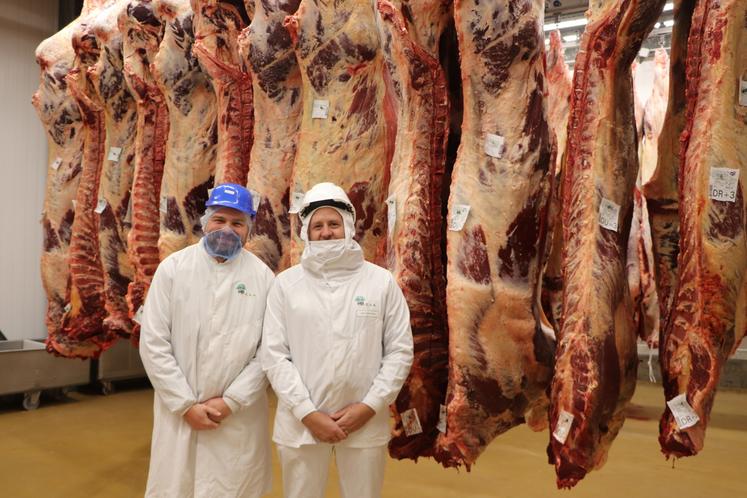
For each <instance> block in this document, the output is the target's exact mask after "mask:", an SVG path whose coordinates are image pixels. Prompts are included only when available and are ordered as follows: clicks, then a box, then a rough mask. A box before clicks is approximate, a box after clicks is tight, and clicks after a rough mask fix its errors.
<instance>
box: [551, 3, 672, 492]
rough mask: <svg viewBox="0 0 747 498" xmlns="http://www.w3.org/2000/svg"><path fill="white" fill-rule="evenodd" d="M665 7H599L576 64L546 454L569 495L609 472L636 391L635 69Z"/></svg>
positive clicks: (595, 8) (595, 7) (591, 14)
mask: <svg viewBox="0 0 747 498" xmlns="http://www.w3.org/2000/svg"><path fill="white" fill-rule="evenodd" d="M663 5H664V2H663V0H610V1H606V2H595V3H594V4H593V6H592V9H591V10H590V12H589V24H588V25H587V26H586V30H585V32H584V34H583V37H582V40H581V48H580V51H579V53H578V55H577V57H576V63H575V65H574V76H573V93H572V94H571V110H570V118H569V122H568V145H567V149H566V154H565V161H564V170H563V172H564V175H565V176H564V179H563V203H562V223H563V246H564V247H563V275H564V289H563V324H562V327H561V331H560V334H559V337H558V347H557V351H556V355H555V373H554V376H553V382H552V389H551V408H550V413H549V415H550V429H551V431H550V432H551V436H550V444H549V446H548V449H547V451H548V457H549V461H550V463H551V464H553V465H554V466H555V471H556V473H557V484H558V487H561V488H570V487H573V486H574V485H575V484H576V483H577V482H578V481H579V480H581V479H583V477H584V476H585V475H586V473H587V472H590V471H591V470H593V469H596V468H599V467H601V466H602V465H603V464H604V462H605V460H606V457H607V452H608V450H609V448H610V445H611V444H612V441H613V440H614V439H615V437H616V436H617V433H618V431H619V430H620V428H621V427H622V424H623V422H624V419H625V415H624V408H625V406H626V405H627V403H628V401H629V400H630V398H631V396H632V395H633V391H634V390H635V379H636V369H637V354H636V332H635V330H634V327H633V323H632V322H633V321H632V312H633V310H632V303H631V301H630V293H629V290H628V287H627V279H626V276H625V264H626V249H627V241H628V235H629V230H630V222H631V217H632V212H633V187H634V185H635V182H636V177H637V175H638V154H637V144H638V140H637V137H636V126H635V117H634V105H633V81H632V77H631V63H632V62H633V59H634V58H635V56H636V54H637V52H638V50H639V49H640V46H641V43H642V41H643V39H644V38H645V37H646V36H647V34H648V33H649V31H650V30H651V28H652V27H653V25H654V23H655V22H656V19H657V17H658V16H659V14H660V13H661V10H662V8H663Z"/></svg>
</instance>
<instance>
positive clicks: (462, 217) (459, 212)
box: [449, 204, 470, 232]
mask: <svg viewBox="0 0 747 498" xmlns="http://www.w3.org/2000/svg"><path fill="white" fill-rule="evenodd" d="M469 210H470V206H469V205H467V204H454V206H453V209H452V211H451V213H450V216H449V230H451V231H452V232H458V231H460V230H461V229H462V228H464V224H465V223H466V222H467V216H469Z"/></svg>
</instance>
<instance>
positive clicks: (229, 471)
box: [140, 183, 274, 498]
mask: <svg viewBox="0 0 747 498" xmlns="http://www.w3.org/2000/svg"><path fill="white" fill-rule="evenodd" d="M252 201H253V199H252V195H251V193H250V192H249V191H248V190H247V189H245V188H244V187H242V186H240V185H235V184H229V183H227V184H222V185H218V186H217V187H215V188H214V189H213V191H212V192H211V193H210V198H209V199H208V201H207V203H206V208H207V209H206V211H205V215H204V216H203V217H202V219H201V221H202V227H203V232H204V233H205V236H204V237H203V238H202V239H201V240H200V241H199V242H198V243H196V244H194V245H191V246H189V247H187V248H185V249H182V250H181V251H178V252H175V253H173V254H171V255H170V256H168V257H167V258H166V259H164V260H163V261H162V262H161V264H160V265H159V267H158V270H157V271H156V273H155V275H154V277H153V283H152V284H151V287H150V289H149V291H148V297H147V299H146V301H145V307H144V310H143V317H142V323H141V326H142V331H141V337H140V356H141V357H142V359H143V364H144V365H145V369H146V371H147V373H148V377H149V378H150V380H151V382H152V384H153V388H154V389H155V396H154V416H153V439H152V444H151V458H150V469H149V473H148V485H147V489H146V496H153V497H155V496H159V497H161V496H163V497H166V496H168V497H177V496H190V497H192V496H194V497H212V496H221V497H252V498H253V497H259V496H261V495H263V494H266V493H267V492H269V490H270V485H271V481H272V470H271V464H270V442H269V437H268V427H267V418H268V411H267V410H268V409H267V397H266V392H265V391H266V387H267V380H266V378H265V375H264V373H263V372H262V368H261V366H260V364H259V361H258V359H256V357H255V356H256V352H257V347H258V346H259V342H260V337H261V335H262V322H263V319H264V310H265V301H266V296H267V293H268V291H269V290H270V286H271V285H272V281H273V278H274V276H273V273H272V271H270V269H269V268H268V267H267V266H266V265H265V264H264V263H263V262H262V261H261V260H260V259H259V258H257V257H256V256H254V255H253V254H252V253H250V252H249V251H247V250H245V249H244V248H243V246H244V244H245V243H246V240H247V237H248V234H249V229H250V226H251V223H252V220H253V218H254V215H255V208H254V206H253V202H252Z"/></svg>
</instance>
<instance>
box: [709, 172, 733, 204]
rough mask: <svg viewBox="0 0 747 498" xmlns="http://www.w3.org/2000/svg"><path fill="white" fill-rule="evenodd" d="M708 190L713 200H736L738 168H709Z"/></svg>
mask: <svg viewBox="0 0 747 498" xmlns="http://www.w3.org/2000/svg"><path fill="white" fill-rule="evenodd" d="M710 180H711V181H710V183H709V184H708V192H709V196H710V198H711V199H713V200H714V201H724V202H736V200H737V186H738V184H739V170H738V169H731V168H711V178H710Z"/></svg>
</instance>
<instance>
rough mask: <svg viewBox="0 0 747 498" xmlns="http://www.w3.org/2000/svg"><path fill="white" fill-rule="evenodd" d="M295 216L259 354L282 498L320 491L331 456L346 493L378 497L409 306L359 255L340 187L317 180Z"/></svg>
mask: <svg viewBox="0 0 747 498" xmlns="http://www.w3.org/2000/svg"><path fill="white" fill-rule="evenodd" d="M299 215H300V217H301V220H302V222H303V226H302V228H301V238H302V239H303V240H304V242H305V247H304V251H303V255H302V256H301V264H300V265H296V266H293V267H292V268H289V269H288V270H286V271H284V272H283V273H281V274H280V275H278V277H277V278H276V280H275V284H274V286H273V288H272V290H271V291H270V294H269V296H268V298H267V310H266V312H265V324H264V332H263V336H262V337H263V338H262V350H261V353H260V356H261V359H262V367H263V368H264V370H265V372H266V373H267V377H268V379H269V380H270V383H271V384H272V387H273V389H274V390H275V393H276V394H277V396H278V409H277V413H276V415H275V428H274V432H273V440H274V441H275V443H276V444H277V448H278V455H279V457H280V462H281V466H282V472H283V490H284V494H285V496H286V498H317V497H319V498H321V497H322V496H324V490H325V486H326V482H327V474H328V468H329V464H330V459H331V455H332V454H333V453H334V455H335V459H336V463H337V468H338V470H339V476H340V489H341V492H342V496H343V497H345V498H375V497H379V496H380V495H381V487H382V484H383V479H384V463H385V455H386V453H385V447H386V444H387V442H388V441H389V420H388V418H389V413H388V412H389V410H388V406H389V404H391V403H392V402H393V401H394V399H395V398H396V397H397V394H398V393H399V390H400V389H401V387H402V384H403V383H404V381H405V378H406V377H407V374H408V372H409V370H410V365H411V364H412V357H413V353H412V347H413V343H412V333H411V331H410V314H409V311H408V308H407V303H406V302H405V299H404V296H403V295H402V291H401V290H400V289H399V287H398V286H397V284H396V283H395V281H394V279H393V278H392V275H391V273H389V272H388V271H387V270H385V269H383V268H380V267H378V266H376V265H373V264H371V263H368V262H366V261H365V260H364V259H363V253H362V251H361V248H360V246H359V245H358V243H357V242H356V241H355V240H353V235H354V234H355V209H354V208H353V205H352V204H351V202H350V200H349V199H348V197H347V195H346V194H345V192H344V191H343V190H342V189H341V188H340V187H338V186H336V185H334V184H332V183H320V184H317V185H315V186H314V187H313V188H311V190H309V191H308V192H307V193H306V195H305V197H304V200H303V203H302V206H301V209H300V212H299Z"/></svg>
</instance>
